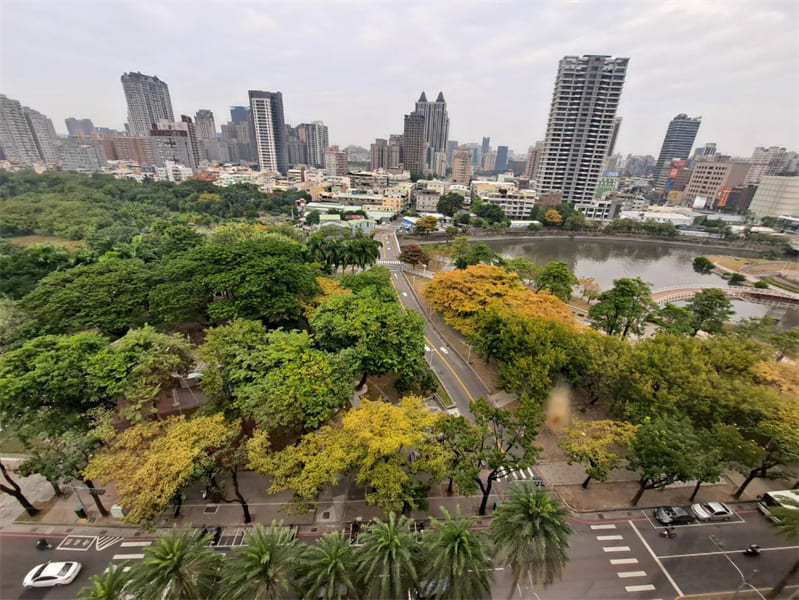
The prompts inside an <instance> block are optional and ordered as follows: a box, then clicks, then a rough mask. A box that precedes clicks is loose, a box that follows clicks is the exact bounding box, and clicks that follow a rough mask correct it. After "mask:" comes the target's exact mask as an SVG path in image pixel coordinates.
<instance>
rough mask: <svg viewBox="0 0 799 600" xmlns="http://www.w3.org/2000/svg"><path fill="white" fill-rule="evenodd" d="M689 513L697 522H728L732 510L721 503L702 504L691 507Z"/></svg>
mask: <svg viewBox="0 0 799 600" xmlns="http://www.w3.org/2000/svg"><path fill="white" fill-rule="evenodd" d="M691 513H693V515H694V516H695V517H696V520H697V521H729V520H730V519H731V518H732V515H733V512H732V509H731V508H730V507H729V506H727V505H726V504H724V503H723V502H702V503H697V504H692V505H691Z"/></svg>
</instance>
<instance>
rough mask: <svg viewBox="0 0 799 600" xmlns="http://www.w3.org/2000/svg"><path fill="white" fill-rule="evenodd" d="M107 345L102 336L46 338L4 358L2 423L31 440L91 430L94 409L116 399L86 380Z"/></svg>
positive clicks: (0, 387)
mask: <svg viewBox="0 0 799 600" xmlns="http://www.w3.org/2000/svg"><path fill="white" fill-rule="evenodd" d="M107 346H108V340H107V339H106V338H105V337H104V336H102V335H100V334H98V333H89V332H85V333H78V334H75V335H47V336H42V337H37V338H34V339H32V340H30V341H28V342H26V343H25V344H23V345H22V346H21V347H20V348H19V349H17V350H12V351H9V352H6V353H5V354H3V355H1V356H0V421H2V423H3V429H5V430H8V431H12V432H14V433H15V435H17V436H19V437H21V438H23V439H26V438H35V437H38V436H56V435H58V434H60V433H63V432H64V431H66V430H68V429H73V428H77V429H87V428H88V427H89V426H90V411H91V409H92V408H94V407H97V406H101V405H103V404H104V403H108V402H109V401H112V397H109V396H108V395H105V394H103V393H101V391H100V390H99V389H98V387H97V386H96V384H95V383H94V382H93V381H92V380H91V379H90V378H88V377H87V376H86V373H87V372H89V371H90V369H91V366H92V364H93V361H94V360H95V358H96V356H97V355H98V354H99V353H101V352H102V351H103V350H104V349H105V348H106V347H107Z"/></svg>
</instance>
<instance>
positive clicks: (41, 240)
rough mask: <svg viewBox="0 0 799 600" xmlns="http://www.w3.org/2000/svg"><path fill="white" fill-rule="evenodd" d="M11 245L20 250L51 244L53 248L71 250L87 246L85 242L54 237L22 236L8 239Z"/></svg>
mask: <svg viewBox="0 0 799 600" xmlns="http://www.w3.org/2000/svg"><path fill="white" fill-rule="evenodd" d="M6 239H7V240H8V241H9V243H10V244H12V245H14V246H17V247H19V248H30V247H31V246H36V245H37V244H51V245H53V246H63V247H64V248H67V249H69V250H72V249H73V248H82V247H84V246H85V245H86V242H84V241H83V240H68V239H66V238H62V237H57V236H54V235H20V236H17V237H10V238H6Z"/></svg>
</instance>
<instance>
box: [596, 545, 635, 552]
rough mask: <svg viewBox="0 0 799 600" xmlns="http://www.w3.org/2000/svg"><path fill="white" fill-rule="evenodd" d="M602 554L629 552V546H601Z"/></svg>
mask: <svg viewBox="0 0 799 600" xmlns="http://www.w3.org/2000/svg"><path fill="white" fill-rule="evenodd" d="M602 550H603V551H604V552H629V551H630V547H629V546H603V548H602Z"/></svg>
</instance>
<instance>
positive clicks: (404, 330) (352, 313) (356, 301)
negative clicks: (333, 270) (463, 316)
mask: <svg viewBox="0 0 799 600" xmlns="http://www.w3.org/2000/svg"><path fill="white" fill-rule="evenodd" d="M310 323H311V327H312V328H313V330H314V332H315V334H316V339H317V340H318V342H319V344H320V345H321V346H322V348H324V349H325V350H328V351H330V352H342V355H343V356H345V357H346V359H347V360H349V361H351V364H352V365H353V367H354V369H355V370H356V371H358V372H360V373H362V377H361V381H360V383H359V384H358V387H359V388H360V387H362V386H363V384H364V383H365V381H366V377H367V376H369V375H384V374H386V373H403V372H409V373H416V372H421V371H423V370H424V368H425V366H426V365H425V362H424V321H423V320H422V317H420V316H419V315H418V314H417V313H415V312H412V311H408V310H405V309H403V308H402V307H401V306H400V305H399V303H397V302H396V300H392V301H390V302H386V301H384V300H383V299H381V298H379V297H377V296H375V295H373V294H363V295H360V294H346V295H338V296H333V297H332V298H329V299H328V300H326V301H325V302H324V303H323V304H322V305H321V306H320V307H319V308H317V309H316V311H314V313H313V314H312V315H311V318H310Z"/></svg>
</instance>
